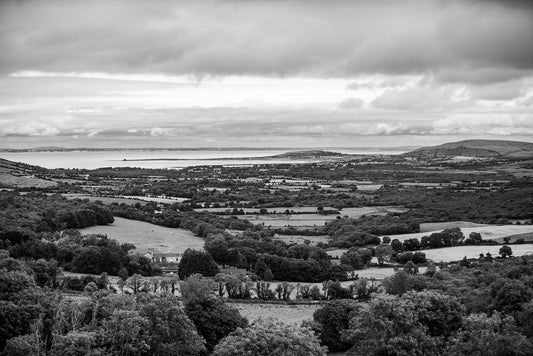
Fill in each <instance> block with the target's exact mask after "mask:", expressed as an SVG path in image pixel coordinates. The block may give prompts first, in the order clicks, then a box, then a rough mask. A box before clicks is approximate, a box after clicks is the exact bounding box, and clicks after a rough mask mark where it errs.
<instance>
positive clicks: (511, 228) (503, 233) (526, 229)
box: [388, 225, 533, 242]
mask: <svg viewBox="0 0 533 356" xmlns="http://www.w3.org/2000/svg"><path fill="white" fill-rule="evenodd" d="M440 231H442V230H434V231H426V232H415V233H411V234H401V235H388V236H389V237H390V238H391V239H398V240H400V241H405V240H407V239H412V238H417V239H419V240H420V239H421V238H422V237H424V236H429V235H431V234H432V233H434V232H440ZM461 231H462V232H463V234H464V235H465V237H468V235H470V233H471V232H478V233H480V234H481V236H482V237H483V239H484V240H495V241H502V242H503V238H504V237H507V236H512V235H518V234H529V233H533V225H480V226H476V227H464V228H461Z"/></svg>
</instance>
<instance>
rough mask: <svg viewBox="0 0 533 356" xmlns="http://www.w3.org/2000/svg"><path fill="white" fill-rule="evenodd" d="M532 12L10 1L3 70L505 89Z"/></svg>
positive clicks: (439, 5)
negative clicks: (429, 77)
mask: <svg viewBox="0 0 533 356" xmlns="http://www.w3.org/2000/svg"><path fill="white" fill-rule="evenodd" d="M528 3H529V5H528ZM530 3H531V2H526V1H510V2H509V1H466V0H465V1H458V0H452V1H437V0H424V1H422V0H407V1H385V0H382V1H369V0H368V1H342V0H337V1H327V2H324V1H303V0H301V1H296V0H294V1H266V0H263V1H215V0H206V1H170V0H157V1H149V2H148V1H140V0H139V1H126V0H118V1H112V2H110V1H104V0H96V1H83V2H82V1H62V0H51V1H36V0H34V1H2V2H1V3H0V7H1V8H0V46H1V48H2V51H1V53H0V70H2V71H3V72H4V73H10V72H14V71H21V70H40V71H55V72H70V71H74V72H110V73H113V72H120V73H171V74H194V75H199V76H201V75H225V74H236V75H242V74H252V75H267V76H270V75H275V76H279V75H281V76H284V75H309V76H356V75H359V74H368V73H390V74H412V73H422V74H426V73H433V74H435V75H436V76H437V78H439V79H441V80H444V81H467V82H498V81H502V80H507V79H510V78H516V77H521V76H523V75H526V74H530V73H531V72H530V71H531V70H532V69H533V45H532V41H531V38H532V34H533V17H532V12H531V11H529V10H530V9H531V8H532V6H531V5H530ZM473 72H474V74H472V73H473Z"/></svg>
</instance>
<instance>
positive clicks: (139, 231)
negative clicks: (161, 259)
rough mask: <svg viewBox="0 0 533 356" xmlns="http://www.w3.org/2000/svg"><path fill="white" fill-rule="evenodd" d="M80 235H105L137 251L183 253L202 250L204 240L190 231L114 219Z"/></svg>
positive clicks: (83, 230)
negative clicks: (135, 248)
mask: <svg viewBox="0 0 533 356" xmlns="http://www.w3.org/2000/svg"><path fill="white" fill-rule="evenodd" d="M80 232H81V233H82V234H106V235H107V236H108V237H109V238H112V239H115V240H117V241H119V242H121V243H124V242H127V243H131V244H134V245H135V246H136V247H137V249H138V250H139V251H148V250H149V251H158V252H176V253H183V252H185V250H186V249H188V248H192V249H196V250H202V249H203V248H204V240H203V239H202V238H200V237H198V236H194V234H193V233H192V232H190V231H187V230H183V229H173V228H168V227H163V226H159V225H154V224H150V223H146V222H143V221H137V220H128V219H124V218H117V217H115V222H114V223H113V224H110V225H103V226H92V227H89V228H86V229H81V230H80Z"/></svg>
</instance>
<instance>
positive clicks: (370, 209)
mask: <svg viewBox="0 0 533 356" xmlns="http://www.w3.org/2000/svg"><path fill="white" fill-rule="evenodd" d="M408 210H409V209H407V208H402V207H397V206H364V207H360V208H344V209H342V210H341V211H340V215H341V216H345V215H347V216H348V217H350V218H358V217H361V216H363V215H385V214H387V213H404V212H406V211H408Z"/></svg>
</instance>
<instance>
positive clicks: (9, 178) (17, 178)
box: [0, 158, 57, 188]
mask: <svg viewBox="0 0 533 356" xmlns="http://www.w3.org/2000/svg"><path fill="white" fill-rule="evenodd" d="M45 171H46V169H44V168H41V167H37V166H31V165H29V164H24V163H18V162H12V161H8V160H6V159H3V158H0V187H9V188H29V187H41V188H42V187H50V186H55V185H57V183H55V182H51V181H49V180H45V179H41V178H38V177H36V174H39V173H43V172H45Z"/></svg>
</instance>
